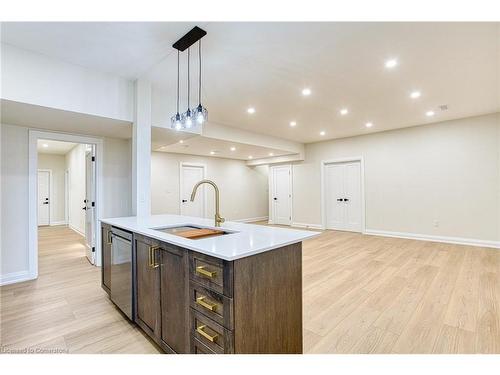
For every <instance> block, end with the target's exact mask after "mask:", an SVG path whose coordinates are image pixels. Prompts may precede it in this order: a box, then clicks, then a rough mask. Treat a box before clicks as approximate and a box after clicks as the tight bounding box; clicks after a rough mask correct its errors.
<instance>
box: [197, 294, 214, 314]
mask: <svg viewBox="0 0 500 375" xmlns="http://www.w3.org/2000/svg"><path fill="white" fill-rule="evenodd" d="M206 298H207V297H206V296H200V297H197V298H196V303H197V304H198V305H200V306H203V307H204V308H206V309H208V310H210V311H215V309H216V308H217V304H215V303H209V302H205V299H206Z"/></svg>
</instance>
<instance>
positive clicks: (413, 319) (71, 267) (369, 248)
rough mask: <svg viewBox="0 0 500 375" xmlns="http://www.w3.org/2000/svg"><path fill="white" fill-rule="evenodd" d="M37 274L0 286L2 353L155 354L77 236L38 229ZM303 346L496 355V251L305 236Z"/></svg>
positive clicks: (499, 298)
mask: <svg viewBox="0 0 500 375" xmlns="http://www.w3.org/2000/svg"><path fill="white" fill-rule="evenodd" d="M39 233H40V239H39V241H40V250H39V251H40V256H39V278H38V279H37V280H35V281H30V282H25V283H20V284H14V285H8V286H4V287H1V289H0V292H1V306H0V313H1V317H0V319H1V320H0V323H1V326H0V329H1V332H0V340H1V344H2V346H3V348H4V349H3V351H5V348H7V349H16V348H17V349H19V348H21V349H22V348H25V347H31V348H42V349H62V350H65V351H68V352H69V353H157V352H158V350H157V348H156V347H155V346H154V345H153V344H152V343H151V342H150V341H149V340H148V339H147V338H146V337H145V335H144V334H142V333H141V331H140V330H139V329H138V328H136V327H135V326H133V325H131V324H129V323H128V322H127V321H126V320H125V319H124V318H123V316H122V315H121V314H120V313H119V312H118V310H117V309H116V308H115V307H114V305H113V304H112V303H111V302H110V301H109V299H108V297H107V295H106V294H105V293H104V291H102V290H101V287H100V271H99V269H98V268H95V267H93V266H91V265H89V264H88V262H87V260H86V258H85V255H84V247H83V246H84V245H83V242H82V240H83V239H82V237H80V236H79V235H77V234H76V233H74V232H73V231H71V230H70V229H68V228H65V227H47V228H42V229H40V231H39ZM303 287H304V300H303V302H304V352H306V353H500V251H499V250H495V249H487V248H478V247H472V246H460V245H450V244H441V243H432V242H423V241H414V240H405V239H396V238H384V237H375V236H364V235H361V234H356V233H348V232H335V231H326V232H323V233H322V234H321V235H320V236H319V237H317V238H315V239H312V240H309V241H306V242H304V248H303Z"/></svg>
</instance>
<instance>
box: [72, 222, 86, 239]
mask: <svg viewBox="0 0 500 375" xmlns="http://www.w3.org/2000/svg"><path fill="white" fill-rule="evenodd" d="M68 226H69V228H70V229H72V230H73V231H75V232H76V233H78V234H79V235H80V236H82V237H85V233H83V232H82V231H81V230H80V229H78V228H77V227H74V226H73V225H71V224H69V225H68Z"/></svg>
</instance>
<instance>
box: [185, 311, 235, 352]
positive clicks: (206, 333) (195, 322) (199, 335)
mask: <svg viewBox="0 0 500 375" xmlns="http://www.w3.org/2000/svg"><path fill="white" fill-rule="evenodd" d="M191 336H192V338H191V340H194V339H196V340H198V341H200V342H201V343H202V344H204V345H205V346H207V347H208V348H209V349H210V350H212V351H213V352H214V353H233V347H234V344H233V342H234V340H233V332H232V331H230V330H228V329H226V328H224V327H222V326H221V325H220V324H218V323H216V322H214V321H213V320H212V319H210V318H208V317H206V316H205V315H203V314H200V313H199V312H197V311H196V310H194V309H191Z"/></svg>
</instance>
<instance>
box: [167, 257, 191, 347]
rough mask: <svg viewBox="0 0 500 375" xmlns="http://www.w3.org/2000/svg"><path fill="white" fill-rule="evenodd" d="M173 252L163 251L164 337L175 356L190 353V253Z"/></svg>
mask: <svg viewBox="0 0 500 375" xmlns="http://www.w3.org/2000/svg"><path fill="white" fill-rule="evenodd" d="M171 250H172V251H170V250H167V249H162V250H161V271H160V272H161V287H160V289H161V338H162V340H163V341H164V342H165V343H166V344H167V345H168V346H169V347H170V348H172V349H173V350H174V351H175V352H176V353H188V352H189V347H188V345H189V340H188V338H189V330H188V322H189V318H188V301H187V292H188V289H187V280H186V277H187V254H186V251H182V250H180V249H175V248H172V249H171ZM176 250H177V251H176Z"/></svg>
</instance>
